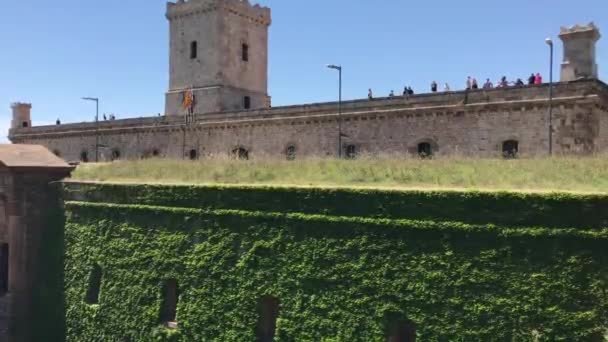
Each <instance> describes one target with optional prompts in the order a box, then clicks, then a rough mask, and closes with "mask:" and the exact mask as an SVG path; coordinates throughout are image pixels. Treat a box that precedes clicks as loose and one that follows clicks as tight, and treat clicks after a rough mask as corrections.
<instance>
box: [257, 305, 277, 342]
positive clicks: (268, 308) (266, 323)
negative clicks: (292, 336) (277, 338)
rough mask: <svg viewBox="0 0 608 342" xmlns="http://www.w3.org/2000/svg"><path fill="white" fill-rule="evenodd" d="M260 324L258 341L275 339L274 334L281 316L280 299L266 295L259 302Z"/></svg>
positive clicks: (264, 341)
mask: <svg viewBox="0 0 608 342" xmlns="http://www.w3.org/2000/svg"><path fill="white" fill-rule="evenodd" d="M258 314H259V318H258V326H257V328H256V335H257V339H256V341H258V342H272V341H274V334H275V330H276V327H277V318H278V317H279V300H278V299H276V298H274V297H272V296H266V297H264V298H262V299H261V300H260V302H259V303H258Z"/></svg>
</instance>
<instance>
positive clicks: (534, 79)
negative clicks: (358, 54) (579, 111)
mask: <svg viewBox="0 0 608 342" xmlns="http://www.w3.org/2000/svg"><path fill="white" fill-rule="evenodd" d="M542 83H543V77H542V75H541V74H540V73H532V74H531V75H530V77H528V83H527V84H528V85H530V86H532V85H540V84H542ZM525 85H526V83H525V82H524V81H523V80H522V79H521V78H518V79H517V80H515V81H509V80H508V79H507V77H506V76H503V77H501V78H500V80H499V81H498V82H496V85H494V83H492V81H491V80H490V79H489V78H487V79H486V81H485V83H484V84H483V85H482V86H481V89H493V88H507V87H524V86H525ZM438 87H439V86H438V84H437V82H435V81H433V82H432V83H431V93H436V92H438V91H439V89H438ZM465 89H466V90H475V89H480V87H479V83H478V82H477V79H476V78H475V77H471V76H469V77H467V81H466V88H465ZM443 91H444V92H449V91H450V85H449V84H447V83H445V84H444V86H443ZM402 95H403V96H404V97H408V96H411V95H414V90H413V89H412V87H410V86H405V87H404V88H403V94H402ZM394 96H395V91H394V90H391V91H390V93H389V95H388V97H394ZM367 98H368V99H369V100H372V99H374V93H373V91H372V89H371V88H370V89H368V91H367Z"/></svg>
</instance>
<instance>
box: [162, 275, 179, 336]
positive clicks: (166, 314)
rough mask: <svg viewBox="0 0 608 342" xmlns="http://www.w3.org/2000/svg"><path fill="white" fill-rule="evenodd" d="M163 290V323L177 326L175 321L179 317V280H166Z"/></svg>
mask: <svg viewBox="0 0 608 342" xmlns="http://www.w3.org/2000/svg"><path fill="white" fill-rule="evenodd" d="M162 291H163V293H162V295H163V298H162V299H163V302H162V307H161V311H160V320H161V322H162V323H164V324H166V325H168V326H171V325H173V326H175V321H176V318H177V301H178V299H179V289H178V287H177V280H175V279H169V280H166V281H164V282H163V286H162ZM172 323H173V324H172Z"/></svg>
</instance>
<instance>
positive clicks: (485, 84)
mask: <svg viewBox="0 0 608 342" xmlns="http://www.w3.org/2000/svg"><path fill="white" fill-rule="evenodd" d="M492 88H494V84H492V81H490V79H489V78H486V83H484V84H483V89H492Z"/></svg>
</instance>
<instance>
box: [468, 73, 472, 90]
mask: <svg viewBox="0 0 608 342" xmlns="http://www.w3.org/2000/svg"><path fill="white" fill-rule="evenodd" d="M472 87H473V80H471V76H469V77H467V90H471V88H472Z"/></svg>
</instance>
